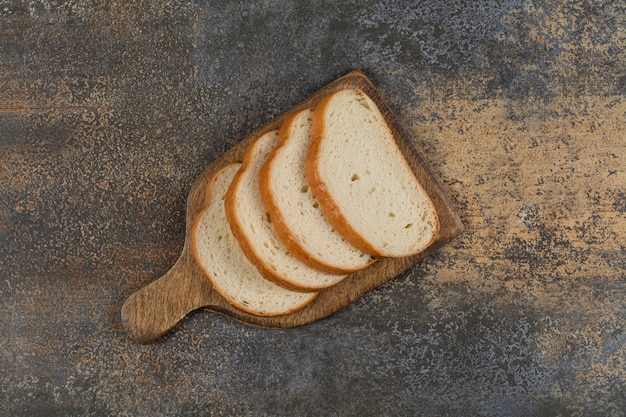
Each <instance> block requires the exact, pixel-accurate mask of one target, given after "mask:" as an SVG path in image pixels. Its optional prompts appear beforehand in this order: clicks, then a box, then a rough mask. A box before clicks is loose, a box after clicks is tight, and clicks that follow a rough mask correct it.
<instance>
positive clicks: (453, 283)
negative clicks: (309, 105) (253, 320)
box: [0, 0, 626, 417]
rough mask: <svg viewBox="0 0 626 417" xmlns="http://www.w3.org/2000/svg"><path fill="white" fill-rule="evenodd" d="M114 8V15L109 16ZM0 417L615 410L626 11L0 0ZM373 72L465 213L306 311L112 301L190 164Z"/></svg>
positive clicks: (169, 233)
mask: <svg viewBox="0 0 626 417" xmlns="http://www.w3.org/2000/svg"><path fill="white" fill-rule="evenodd" d="M100 3H102V4H100ZM0 15H1V17H0V415H2V416H57V415H58V416H101V415H102V416H104V415H112V416H143V415H145V416H182V415H224V416H231V415H251V416H263V415H266V416H304V415H311V416H381V415H389V416H409V415H416V416H417V415H424V416H494V417H495V416H570V415H571V416H614V417H615V416H624V415H626V413H625V411H624V410H625V409H626V394H625V386H626V372H625V371H624V369H625V368H626V347H625V339H626V337H625V336H624V317H626V307H625V305H624V300H625V298H626V274H625V262H624V258H625V252H626V189H625V188H626V186H625V184H626V151H625V149H626V133H625V132H626V98H625V95H626V64H625V63H626V56H625V50H626V23H625V22H626V6H625V4H624V2H622V1H620V0H615V1H598V2H593V1H565V0H561V1H555V2H539V1H532V0H529V1H502V2H500V1H498V2H496V1H476V2H474V1H413V2H409V1H397V0H395V1H394V0H380V1H343V2H340V1H317V0H314V1H302V2H300V1H255V2H244V1H212V2H211V1H207V2H204V1H197V2H183V1H170V2H157V1H144V2H132V3H130V2H126V1H120V2H89V1H83V0H77V1H62V0H59V1H42V2H36V1H17V0H15V1H11V0H9V1H6V0H4V1H2V0H0ZM353 69H362V70H364V71H365V73H366V74H367V75H368V76H369V77H370V78H371V79H372V80H373V81H374V83H375V84H376V85H377V87H378V88H379V90H380V92H381V94H382V95H383V97H384V98H385V99H386V100H387V101H388V103H389V104H390V106H391V107H392V109H393V111H394V112H395V113H396V115H397V116H398V118H399V119H400V121H401V123H403V124H404V125H405V126H406V128H407V131H408V132H409V133H410V134H411V136H412V137H413V138H414V143H413V145H414V146H415V148H416V149H419V150H420V151H421V152H423V154H424V158H425V159H426V160H427V161H428V163H429V164H430V165H431V167H432V169H433V172H434V174H435V176H436V177H437V179H438V180H439V181H440V182H441V184H442V186H443V188H444V190H445V191H446V192H447V193H448V194H449V195H450V198H451V200H452V202H453V204H454V205H455V206H456V207H457V208H458V209H459V211H460V213H461V215H462V217H463V219H464V222H465V224H466V228H467V230H466V232H465V234H464V235H463V236H461V237H460V238H458V239H457V240H455V241H454V242H453V243H452V244H450V245H449V246H447V247H445V248H443V249H442V250H441V251H439V252H438V253H437V254H435V255H434V256H432V257H430V258H428V259H426V260H425V261H423V262H422V263H421V264H419V265H418V266H417V267H416V268H414V269H412V270H410V271H409V272H407V273H405V274H403V275H402V276H400V277H398V278H397V279H395V280H393V281H391V282H390V283H389V284H387V285H385V286H383V287H381V288H378V289H377V290H375V291H374V292H372V293H371V294H368V295H367V296H365V297H363V298H362V299H360V300H358V301H357V302H355V303H353V304H352V305H350V306H349V307H348V308H346V309H344V310H342V311H340V312H338V313H336V314H334V315H332V316H331V317H329V318H327V319H324V320H321V321H319V322H317V323H314V324H311V325H307V326H304V327H300V328H296V329H290V330H284V331H268V330H262V329H257V328H252V327H248V326H246V325H243V324H240V323H237V322H234V321H233V320H231V319H228V318H225V317H222V316H219V315H217V314H212V313H209V312H204V311H200V312H195V313H193V314H191V315H190V316H189V317H188V318H187V319H185V320H184V321H183V322H182V323H181V324H180V325H179V326H178V327H177V328H176V329H175V330H174V331H173V332H172V333H171V334H169V335H168V336H166V337H165V338H164V339H163V340H161V341H160V342H159V343H157V344H155V345H151V346H139V345H136V344H134V343H132V342H131V341H130V340H129V339H128V338H127V336H126V334H125V333H124V331H123V328H122V326H121V323H120V314H119V313H120V308H121V306H122V304H123V302H124V300H125V299H126V298H127V297H128V296H129V295H130V294H132V293H133V292H134V291H135V290H137V289H139V288H141V287H142V286H144V285H146V284H148V283H149V282H151V281H153V280H154V279H156V278H158V277H159V276H161V275H162V274H164V273H165V272H166V271H167V270H168V269H169V268H170V267H171V266H172V265H173V263H174V262H175V261H176V259H177V257H178V255H179V253H180V251H181V250H182V244H183V235H184V230H185V224H184V210H185V199H186V195H187V192H188V190H189V186H190V184H191V182H192V181H193V179H194V178H195V176H196V175H197V174H199V173H200V172H201V171H202V170H203V169H204V168H205V167H206V166H207V165H209V164H210V163H211V162H212V161H213V160H215V159H216V158H217V157H219V156H220V155H221V154H222V153H224V152H225V151H226V150H228V149H229V148H230V147H232V146H233V145H234V144H236V143H238V141H240V140H241V139H242V138H244V137H245V136H246V135H247V134H248V133H249V132H250V131H251V130H253V129H254V128H256V127H259V126H260V125H262V124H263V123H264V122H265V121H268V120H270V119H271V118H272V117H273V116H275V115H277V114H279V113H280V112H282V111H284V110H286V109H287V108H289V107H290V106H291V105H293V104H295V103H296V102H298V101H300V100H302V99H303V98H305V97H306V96H307V95H308V94H310V93H312V92H314V91H315V90H317V89H318V88H320V87H322V86H323V85H325V84H326V83H328V82H330V81H332V80H333V79H335V78H337V77H339V76H341V75H343V74H345V73H347V72H349V71H350V70H353Z"/></svg>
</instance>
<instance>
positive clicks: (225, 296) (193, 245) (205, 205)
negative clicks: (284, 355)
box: [191, 162, 317, 317]
mask: <svg viewBox="0 0 626 417" xmlns="http://www.w3.org/2000/svg"><path fill="white" fill-rule="evenodd" d="M232 165H239V163H238V162H234V163H231V164H228V165H226V166H224V167H223V168H221V169H220V170H219V171H218V172H216V173H215V174H214V175H213V177H211V179H210V181H209V183H208V184H207V187H206V193H205V198H204V203H203V206H202V208H201V209H200V211H198V214H197V215H196V219H195V222H194V224H193V226H192V228H191V250H192V254H193V256H194V259H196V265H198V267H199V268H200V270H201V271H202V272H203V273H204V276H205V277H206V278H207V279H208V280H209V281H210V282H211V286H212V287H213V289H214V290H215V292H217V293H218V294H219V296H220V297H222V298H223V299H224V300H226V302H228V303H229V304H231V305H233V306H235V307H236V308H237V309H238V310H241V311H243V312H246V313H249V314H253V315H255V316H260V317H276V316H282V315H286V314H291V313H294V312H296V311H298V310H301V309H302V308H304V307H305V306H306V305H308V304H309V303H311V301H313V300H314V299H315V298H316V297H317V294H316V293H315V295H314V296H313V297H312V298H311V299H310V300H306V301H304V302H303V303H302V304H300V305H298V306H296V307H294V308H292V309H289V310H286V311H284V312H280V313H276V314H271V313H264V312H260V311H258V310H255V309H252V308H250V307H248V306H245V305H243V304H242V303H238V302H237V301H236V300H234V299H233V298H232V297H230V296H229V295H228V294H227V293H225V292H224V291H222V290H221V289H220V288H219V286H217V285H215V282H214V278H213V277H212V276H211V274H210V273H209V271H208V270H207V269H206V268H205V267H204V266H203V265H202V263H201V262H198V261H197V259H200V253H199V249H198V245H197V244H196V242H197V236H198V226H199V223H200V218H201V215H202V213H203V212H204V211H205V210H207V209H208V207H209V206H210V205H211V194H212V189H213V185H214V184H215V181H216V179H217V177H218V175H219V174H220V173H222V172H223V171H224V170H226V169H228V168H230V167H231V166H232Z"/></svg>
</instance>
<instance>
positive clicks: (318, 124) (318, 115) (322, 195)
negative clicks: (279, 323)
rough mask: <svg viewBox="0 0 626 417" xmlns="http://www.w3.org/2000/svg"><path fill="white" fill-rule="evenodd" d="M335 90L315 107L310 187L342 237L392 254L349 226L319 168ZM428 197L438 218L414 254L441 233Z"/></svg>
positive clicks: (359, 246)
mask: <svg viewBox="0 0 626 417" xmlns="http://www.w3.org/2000/svg"><path fill="white" fill-rule="evenodd" d="M354 91H356V92H357V93H358V94H361V95H364V96H367V95H366V94H365V92H363V91H362V90H360V89H354ZM334 94H337V92H336V93H333V94H329V95H328V96H326V97H324V98H323V99H322V100H321V101H320V102H319V104H318V105H317V107H316V108H315V110H314V112H313V120H312V123H311V139H312V143H311V146H310V147H309V153H308V155H307V158H306V162H305V173H306V177H307V181H308V183H309V187H310V188H311V192H312V193H313V195H314V196H315V197H316V198H317V200H318V201H319V203H320V207H321V208H322V210H323V211H324V213H325V214H326V217H327V218H328V221H329V223H330V224H331V225H332V226H333V227H334V228H335V230H336V231H337V232H338V233H339V234H341V235H342V236H343V238H344V239H345V240H346V241H348V242H349V243H350V244H352V245H353V246H354V247H356V248H357V249H359V250H361V251H362V252H365V253H367V254H369V255H371V256H374V257H379V258H384V257H389V256H390V255H389V254H386V253H383V252H381V251H379V250H378V249H376V248H375V247H374V246H372V245H371V244H370V243H369V242H367V241H366V240H365V239H363V237H362V236H361V235H360V234H359V233H358V232H357V231H356V230H354V228H352V227H351V226H350V224H349V223H348V222H347V220H346V217H345V216H344V215H343V214H342V212H341V209H340V208H339V206H338V205H337V203H336V202H335V200H334V199H333V198H332V196H331V195H330V193H329V192H328V189H327V187H326V184H325V183H324V181H323V180H322V178H321V175H320V173H319V171H318V165H319V163H318V162H319V154H320V150H321V146H322V142H323V139H324V132H325V128H326V127H325V119H324V115H325V113H326V108H327V107H328V105H329V104H330V101H331V100H332V98H333V96H334ZM375 111H377V112H378V113H379V115H380V117H381V119H382V120H385V118H384V116H383V115H382V114H381V113H380V110H379V109H378V107H377V106H376V107H375ZM392 136H393V135H392ZM394 144H395V145H396V148H397V149H398V153H399V154H400V155H402V152H401V151H400V148H398V146H397V144H396V143H395V142H394ZM401 159H402V161H404V163H405V164H406V168H407V170H408V172H410V173H411V175H413V178H414V181H415V183H416V184H417V185H418V187H419V188H420V189H421V190H422V192H423V193H424V195H426V196H427V197H428V194H427V193H426V192H425V190H424V189H423V187H422V185H421V184H420V182H419V181H418V180H417V178H416V177H415V174H414V173H413V170H412V169H411V167H410V166H409V165H408V162H406V160H405V159H404V157H402V158H401ZM427 200H428V203H429V205H430V207H431V210H432V212H433V213H434V215H435V222H436V226H435V230H434V232H433V236H432V237H431V239H430V241H429V242H428V243H427V244H426V245H424V246H423V247H422V248H420V250H419V251H417V252H415V253H413V254H410V255H415V254H417V253H419V252H421V251H423V250H425V249H426V248H427V247H428V246H430V245H431V244H432V243H433V242H434V241H435V240H436V239H437V237H438V236H439V217H438V216H437V211H436V209H435V206H434V204H433V203H432V201H431V200H430V198H429V197H428V198H427Z"/></svg>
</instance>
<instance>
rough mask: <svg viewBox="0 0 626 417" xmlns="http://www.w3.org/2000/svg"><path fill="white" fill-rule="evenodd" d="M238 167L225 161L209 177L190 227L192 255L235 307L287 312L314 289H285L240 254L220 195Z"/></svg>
mask: <svg viewBox="0 0 626 417" xmlns="http://www.w3.org/2000/svg"><path fill="white" fill-rule="evenodd" d="M239 167H240V164H238V163H234V164H230V165H227V166H226V167H224V168H222V169H221V170H220V171H218V172H217V173H216V174H215V175H214V177H213V178H212V179H211V182H210V183H209V186H208V188H207V204H206V205H205V206H204V208H203V209H202V211H201V212H200V214H199V215H198V218H197V221H196V222H195V223H194V226H193V229H192V235H191V236H192V239H191V246H192V248H193V254H194V257H195V259H196V262H197V263H198V265H199V266H200V268H201V269H202V270H203V271H204V273H205V275H206V276H207V277H208V278H209V280H210V281H211V283H212V284H213V288H215V290H216V291H217V292H218V293H219V294H220V295H221V296H222V297H223V298H224V299H225V300H226V301H228V302H229V303H231V304H232V305H233V306H235V307H236V308H238V309H240V310H242V311H246V312H248V313H251V314H255V315H259V316H276V315H281V314H288V313H291V312H293V311H296V310H298V309H300V308H302V307H304V306H305V305H307V304H308V303H309V302H311V301H312V300H313V299H314V298H315V296H316V293H305V292H296V291H289V290H287V289H285V288H283V287H281V286H278V285H275V284H274V283H272V282H270V281H268V280H266V279H265V278H263V277H262V276H261V275H260V274H259V272H258V271H257V269H256V268H255V267H254V266H253V265H252V264H251V263H250V262H249V261H248V259H246V257H245V256H244V254H243V252H242V251H241V249H240V248H239V244H238V243H237V240H236V239H235V237H234V236H233V234H232V233H231V230H230V226H229V225H228V222H227V221H226V212H225V210H224V195H225V194H226V190H227V189H228V187H229V185H230V183H231V181H232V179H233V177H234V176H235V174H236V173H237V171H238V170H239Z"/></svg>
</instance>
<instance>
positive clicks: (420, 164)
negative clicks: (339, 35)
mask: <svg viewBox="0 0 626 417" xmlns="http://www.w3.org/2000/svg"><path fill="white" fill-rule="evenodd" d="M350 87H352V88H360V89H361V90H363V91H364V92H365V93H367V94H368V95H369V96H370V97H371V98H372V100H373V101H374V102H375V103H376V104H377V105H378V107H379V108H380V110H381V113H382V114H383V116H384V117H385V119H386V121H387V123H388V125H389V126H390V128H391V130H392V133H393V135H394V138H395V139H396V142H397V143H398V146H399V147H400V149H401V151H402V152H403V154H404V156H405V158H406V160H407V161H408V163H409V165H410V166H411V168H412V169H413V171H414V173H415V175H416V177H417V178H418V179H419V181H420V182H421V183H422V185H423V186H424V188H425V190H426V192H427V193H428V195H429V196H430V197H431V199H432V201H433V203H434V205H435V207H436V209H437V214H438V216H439V220H440V223H441V229H440V236H439V238H438V239H437V240H436V241H435V242H434V243H433V244H432V245H431V246H430V247H429V248H428V249H427V250H426V251H424V252H422V253H420V254H418V255H415V256H411V257H405V258H399V259H383V260H380V261H378V262H376V263H374V264H373V265H372V266H370V267H368V268H366V269H365V270H363V271H359V272H357V273H354V274H351V275H349V276H348V277H347V278H346V279H345V280H343V281H342V282H340V283H339V284H337V285H335V286H333V287H331V288H328V289H325V290H323V291H321V292H320V293H319V295H318V297H316V299H315V300H314V301H313V302H312V303H311V304H309V305H307V306H306V307H305V308H303V309H301V310H299V311H297V312H294V313H292V314H288V315H283V316H278V317H259V316H255V315H252V314H248V313H244V312H242V311H240V310H238V309H236V308H234V307H233V306H231V305H230V304H228V303H227V302H226V301H225V300H223V299H222V298H221V297H220V296H219V295H218V294H217V293H216V292H215V291H214V290H213V289H212V287H211V284H210V283H209V280H208V279H207V278H206V277H205V276H204V275H203V274H202V272H201V271H200V269H199V267H198V266H197V265H196V263H195V261H194V258H193V256H192V250H191V247H190V244H189V237H190V230H191V226H192V225H193V223H194V221H195V219H196V217H197V215H198V213H199V211H200V210H201V208H202V206H203V202H204V198H205V190H206V185H207V183H208V181H209V180H210V178H211V177H212V176H213V174H214V173H215V172H217V171H218V170H219V169H220V168H222V167H223V166H225V165H226V164H228V163H230V162H237V161H241V159H242V158H243V154H244V152H245V149H246V148H247V146H248V145H249V144H250V143H251V142H252V141H253V140H254V139H255V138H256V137H258V136H259V135H261V134H263V133H265V132H268V131H270V130H275V129H278V128H279V127H280V126H281V125H282V123H283V121H284V120H285V119H286V118H287V117H289V116H290V115H292V114H293V113H295V112H297V111H299V110H302V109H305V108H313V107H315V105H316V104H317V103H318V102H319V101H320V100H321V99H322V98H323V97H325V96H326V95H328V94H330V93H332V92H334V91H338V90H340V89H343V88H350ZM410 143H411V142H410V141H409V140H408V136H407V134H406V132H405V131H404V130H403V128H402V127H401V126H400V124H399V123H398V121H397V119H396V118H395V117H394V115H393V114H392V112H391V110H390V109H389V107H388V106H387V104H386V103H385V102H384V100H383V99H382V97H381V96H380V94H379V93H378V91H377V90H376V88H375V87H374V85H373V84H372V82H371V81H370V80H369V79H368V78H367V76H366V75H365V74H363V73H362V72H360V71H354V72H351V73H349V74H347V75H345V76H343V77H341V78H339V79H337V80H335V81H333V82H332V83H330V84H328V85H326V86H325V87H323V88H322V89H320V90H318V91H317V92H316V93H314V94H313V95H311V96H310V97H308V98H307V99H305V100H303V101H302V102H300V103H298V104H296V105H295V106H293V107H292V108H290V109H289V110H287V111H286V112H284V113H282V114H281V115H279V116H277V117H276V118H274V119H273V120H271V121H270V122H268V123H267V124H265V125H264V126H262V127H261V128H259V129H257V130H255V131H253V132H252V133H250V135H248V136H247V137H246V138H245V139H244V140H243V141H241V142H240V143H239V144H238V145H236V146H235V147H233V148H232V149H231V150H230V151H228V152H227V153H226V154H224V155H222V156H221V157H220V158H219V159H218V160H216V161H215V162H214V163H213V164H211V165H210V166H209V167H207V168H206V169H205V170H204V171H203V172H202V173H201V174H200V175H199V176H198V177H197V178H196V180H195V181H194V183H193V184H192V186H191V190H190V193H189V197H188V200H187V215H186V236H185V244H184V247H183V251H182V253H181V256H180V258H179V259H178V261H177V262H176V264H175V265H174V266H173V267H172V269H171V270H170V271H168V272H167V273H166V274H165V275H164V276H162V277H161V278H159V279H157V280H156V281H154V282H152V283H151V284H149V285H147V286H145V287H143V288H142V289H140V290H139V291H137V292H135V293H134V294H132V295H131V296H130V297H129V298H128V300H126V302H125V303H124V305H123V307H122V311H121V315H122V323H123V325H124V327H125V329H126V331H127V332H128V334H129V336H130V337H131V339H132V340H133V341H135V342H137V343H140V344H148V343H154V342H156V341H157V340H159V339H160V338H161V337H162V336H164V335H165V334H166V333H167V332H169V331H170V330H171V329H172V328H174V327H175V326H176V324H177V323H178V322H179V321H180V320H181V319H182V318H184V317H185V315H187V314H188V313H189V312H191V311H193V310H196V309H199V308H203V309H206V310H210V311H214V312H217V313H220V314H224V315H227V316H229V317H232V318H233V319H235V320H239V321H241V322H244V323H247V324H250V325H253V326H260V327H266V328H289V327H295V326H300V325H304V324H308V323H312V322H314V321H316V320H319V319H321V318H324V317H327V316H328V315H330V314H332V313H334V312H336V311H338V310H340V309H342V308H343V307H345V306H347V305H348V304H350V303H352V302H353V301H355V300H356V299H358V298H360V297H362V296H363V295H365V294H366V293H368V292H369V291H371V290H373V289H374V288H376V287H378V286H380V285H382V284H384V283H386V282H387V281H389V280H391V279H393V278H394V277H395V276H397V275H399V274H401V273H402V272H404V271H406V270H407V269H409V268H411V267H413V266H415V265H416V264H417V263H418V261H419V260H420V259H423V258H424V257H426V256H428V255H429V254H431V253H433V252H434V251H436V250H437V249H439V248H441V247H442V246H444V245H445V244H447V243H448V242H450V241H451V240H452V239H454V238H455V237H456V236H458V235H459V234H461V233H462V232H463V224H462V222H461V219H460V217H459V216H458V214H457V213H456V211H455V210H454V208H453V207H452V206H451V204H450V202H449V200H448V199H447V197H446V196H445V195H444V193H443V191H442V189H441V188H440V186H439V184H438V183H437V181H436V180H435V179H434V178H433V175H432V173H431V171H430V170H429V168H428V166H427V165H426V163H425V161H424V160H423V158H422V157H421V155H420V154H419V152H418V151H416V150H415V149H412V148H411V146H410Z"/></svg>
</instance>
